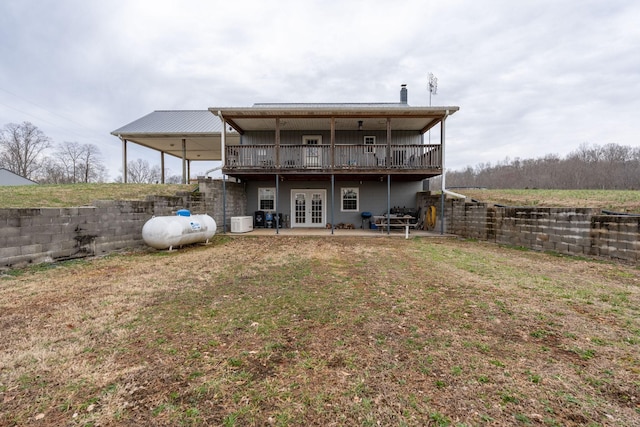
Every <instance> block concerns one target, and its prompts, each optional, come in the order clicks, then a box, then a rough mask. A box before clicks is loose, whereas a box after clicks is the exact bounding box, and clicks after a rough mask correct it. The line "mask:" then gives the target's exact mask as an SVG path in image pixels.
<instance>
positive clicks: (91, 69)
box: [0, 0, 640, 179]
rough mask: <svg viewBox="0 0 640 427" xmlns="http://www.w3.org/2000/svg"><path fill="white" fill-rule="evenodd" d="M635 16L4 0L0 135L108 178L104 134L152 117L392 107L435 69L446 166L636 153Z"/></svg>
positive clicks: (302, 0) (594, 8) (396, 6)
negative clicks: (18, 135) (91, 156)
mask: <svg viewBox="0 0 640 427" xmlns="http://www.w3.org/2000/svg"><path fill="white" fill-rule="evenodd" d="M639 23H640V1H637V0H566V1H563V0H530V1H526V0H520V1H513V0H486V1H478V0H468V1H456V0H447V1H427V0H422V1H418V0H407V1H403V0H394V1H389V0H366V1H365V0H362V1H349V0H318V1H306V0H293V1H288V0H279V1H267V0H252V1H243V0H234V1H228V0H227V1H217V0H208V1H207V0H181V1H178V0H175V1H165V0H149V1H142V0H102V1H87V0H2V1H1V2H0V126H4V125H5V124H7V123H21V122H23V121H30V122H32V123H33V124H35V125H36V126H38V127H39V128H40V129H41V130H42V131H44V132H45V134H47V135H48V136H49V137H51V138H52V139H53V140H54V142H55V143H59V142H63V141H76V142H79V143H91V144H96V145H97V146H98V147H99V148H100V150H101V152H102V154H103V157H104V158H105V163H106V165H107V166H108V168H109V171H110V175H111V179H114V178H115V177H116V176H117V175H119V174H120V173H121V171H120V169H121V156H122V154H121V143H120V141H119V140H118V139H117V138H116V137H114V136H112V135H110V132H111V131H113V130H115V129H117V128H119V127H121V126H123V125H125V124H127V123H130V122H132V121H134V120H136V119H138V118H140V117H142V116H144V115H146V114H148V113H150V112H152V111H153V110H166V109H207V108H208V107H214V106H215V107H220V106H224V107H244V106H250V105H252V104H253V103H255V102H397V101H399V91H400V85H401V84H403V83H405V84H407V86H408V90H409V104H410V105H413V106H424V105H429V91H428V75H429V73H430V72H431V73H433V74H434V75H435V76H436V77H437V78H438V92H437V94H436V95H435V96H434V97H433V98H432V105H444V106H449V105H455V106H459V107H460V111H458V112H457V113H456V114H454V115H453V116H452V117H451V118H450V119H449V120H448V121H447V134H446V136H447V144H448V145H447V165H446V166H447V168H448V169H462V168H464V167H466V166H467V165H471V166H475V165H477V164H479V163H487V162H492V163H495V162H497V161H502V160H504V159H505V158H506V157H507V156H508V157H510V158H511V159H513V158H516V157H519V158H533V157H541V156H543V155H545V154H549V153H554V154H558V155H561V156H563V155H565V154H567V153H569V152H570V151H573V150H575V149H577V148H578V147H579V146H580V144H583V143H589V144H599V145H604V144H608V143H616V144H620V145H628V146H640V24H639ZM130 147H131V148H130V150H129V157H130V160H133V159H134V158H137V157H140V158H146V159H147V160H149V161H150V162H151V163H156V164H157V163H159V155H158V154H156V153H153V152H147V151H145V150H143V149H136V148H133V145H130ZM167 166H168V167H169V168H170V169H171V171H170V173H171V174H180V173H181V172H180V163H179V161H176V162H174V163H172V162H168V164H167ZM207 166H209V167H210V165H207ZM206 169H207V167H206V166H204V165H203V166H198V165H197V164H196V163H194V164H193V166H192V172H193V174H197V172H199V171H204V170H206Z"/></svg>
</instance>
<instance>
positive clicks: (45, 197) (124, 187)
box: [0, 184, 640, 213]
mask: <svg viewBox="0 0 640 427" xmlns="http://www.w3.org/2000/svg"><path fill="white" fill-rule="evenodd" d="M197 188H198V186H197V185H195V184H191V185H179V184H67V185H27V186H13V187H2V186H0V209H1V208H35V207H56V208H58V207H74V206H86V205H90V204H92V203H93V202H94V201H95V200H144V199H145V197H146V196H148V195H165V196H174V195H175V194H176V192H178V191H194V190H196V189H197ZM456 191H457V192H459V193H463V194H464V195H466V196H468V197H471V198H474V199H477V200H480V201H483V202H488V203H499V204H504V205H510V206H544V207H549V206H551V207H581V208H601V209H608V210H613V211H616V212H629V213H640V191H630V190H629V191H623V190H615V191H612V190H536V189H528V190H508V189H507V190H467V189H464V190H456Z"/></svg>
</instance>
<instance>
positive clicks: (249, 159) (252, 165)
mask: <svg viewBox="0 0 640 427" xmlns="http://www.w3.org/2000/svg"><path fill="white" fill-rule="evenodd" d="M225 148H226V151H225V168H230V169H250V170H256V169H257V170H261V169H274V168H275V169H285V170H301V169H302V170H305V169H308V170H317V169H321V170H333V169H338V170H344V169H358V170H363V169H364V170H367V169H370V170H373V169H415V170H419V169H438V168H441V167H442V156H441V153H442V151H441V146H440V145H399V144H396V145H386V144H385V145H381V144H378V145H335V147H334V150H333V153H332V151H331V146H330V145H281V146H280V148H279V150H277V148H276V147H275V146H273V145H232V146H227V147H225ZM332 154H333V155H332Z"/></svg>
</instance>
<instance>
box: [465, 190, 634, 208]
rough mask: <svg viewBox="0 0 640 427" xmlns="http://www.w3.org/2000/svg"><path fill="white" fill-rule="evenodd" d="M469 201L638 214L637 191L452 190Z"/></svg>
mask: <svg viewBox="0 0 640 427" xmlns="http://www.w3.org/2000/svg"><path fill="white" fill-rule="evenodd" d="M456 192H458V193H462V194H464V195H465V196H468V197H471V198H473V199H476V200H479V201H482V202H489V203H499V204H503V205H509V206H540V207H580V208H599V209H605V210H610V211H614V212H622V213H640V191H632V190H542V189H526V190H523V189H510V190H509V189H503V190H491V189H490V190H470V189H460V190H456Z"/></svg>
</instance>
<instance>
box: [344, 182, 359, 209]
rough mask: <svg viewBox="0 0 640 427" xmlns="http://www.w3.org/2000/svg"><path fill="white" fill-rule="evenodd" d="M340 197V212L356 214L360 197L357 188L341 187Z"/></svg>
mask: <svg viewBox="0 0 640 427" xmlns="http://www.w3.org/2000/svg"><path fill="white" fill-rule="evenodd" d="M340 190H341V191H340V193H341V197H342V205H341V211H342V212H358V211H359V210H360V209H359V202H360V196H359V192H358V188H357V187H343V188H341V189H340Z"/></svg>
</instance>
